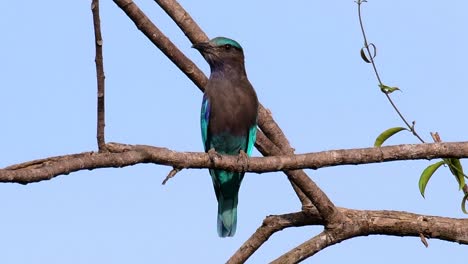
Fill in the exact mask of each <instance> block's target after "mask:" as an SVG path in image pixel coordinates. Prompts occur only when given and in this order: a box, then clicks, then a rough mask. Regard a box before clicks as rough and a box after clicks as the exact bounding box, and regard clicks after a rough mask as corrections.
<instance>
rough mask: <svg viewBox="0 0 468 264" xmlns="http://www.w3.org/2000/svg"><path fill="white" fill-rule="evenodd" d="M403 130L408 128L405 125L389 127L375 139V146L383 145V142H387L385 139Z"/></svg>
mask: <svg viewBox="0 0 468 264" xmlns="http://www.w3.org/2000/svg"><path fill="white" fill-rule="evenodd" d="M402 130H408V129H406V128H404V127H392V128H389V129H387V130H385V131H384V132H382V133H381V134H380V135H379V136H378V137H377V138H376V139H375V142H374V147H380V146H382V144H383V143H384V142H385V140H387V139H388V138H390V137H391V136H393V135H395V134H396V133H398V132H400V131H402Z"/></svg>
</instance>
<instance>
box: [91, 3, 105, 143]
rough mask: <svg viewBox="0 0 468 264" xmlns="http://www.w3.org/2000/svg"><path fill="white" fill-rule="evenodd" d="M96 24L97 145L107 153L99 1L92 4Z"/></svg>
mask: <svg viewBox="0 0 468 264" xmlns="http://www.w3.org/2000/svg"><path fill="white" fill-rule="evenodd" d="M91 11H92V13H93V24H94V44H95V46H96V59H95V60H94V61H95V62H96V78H97V134H96V138H97V143H98V148H99V151H105V150H106V149H105V147H106V141H105V139H104V127H105V114H104V85H105V82H104V79H105V75H104V62H103V61H104V59H103V56H102V35H101V19H100V18H99V0H93V1H92V3H91Z"/></svg>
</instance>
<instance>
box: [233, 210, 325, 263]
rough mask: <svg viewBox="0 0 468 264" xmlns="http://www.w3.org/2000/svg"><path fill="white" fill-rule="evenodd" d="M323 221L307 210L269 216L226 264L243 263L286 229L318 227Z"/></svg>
mask: <svg viewBox="0 0 468 264" xmlns="http://www.w3.org/2000/svg"><path fill="white" fill-rule="evenodd" d="M320 224H323V220H322V218H321V217H320V215H319V213H318V211H317V210H316V209H315V210H308V211H301V212H297V213H291V214H284V215H270V216H268V217H267V218H265V220H263V223H262V225H261V226H260V227H259V228H258V229H257V231H255V233H254V234H253V235H252V236H251V237H250V238H249V239H248V240H247V241H245V242H244V244H243V245H242V246H241V247H240V248H239V249H238V250H237V251H236V253H234V255H232V257H231V258H230V259H229V260H228V261H227V263H228V264H234V263H244V262H245V261H247V259H248V258H249V257H250V256H252V254H253V253H254V252H255V251H257V249H259V248H260V247H261V246H262V245H263V244H264V243H265V242H266V241H267V240H268V239H269V238H270V237H271V236H272V235H273V234H274V233H276V232H278V231H281V230H283V229H285V228H288V227H293V226H294V227H300V226H305V225H320Z"/></svg>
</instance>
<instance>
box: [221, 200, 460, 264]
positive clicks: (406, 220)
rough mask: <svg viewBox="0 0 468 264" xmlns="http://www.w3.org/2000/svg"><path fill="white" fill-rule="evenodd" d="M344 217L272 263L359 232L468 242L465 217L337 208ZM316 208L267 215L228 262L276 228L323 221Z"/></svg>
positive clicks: (237, 259) (239, 257)
mask: <svg viewBox="0 0 468 264" xmlns="http://www.w3.org/2000/svg"><path fill="white" fill-rule="evenodd" d="M338 210H339V211H340V212H341V213H342V214H343V215H345V216H346V221H345V222H343V224H342V225H340V226H339V227H337V228H334V229H325V230H324V231H322V232H321V233H320V234H318V235H316V236H314V237H313V238H311V239H309V240H308V241H306V242H304V243H303V244H301V245H299V246H297V247H295V248H293V249H291V250H290V251H289V252H287V253H285V254H284V255H282V256H280V257H279V258H277V259H276V260H274V261H273V262H272V263H297V262H300V261H302V260H305V259H306V258H308V257H310V256H313V255H314V254H316V253H317V252H319V251H320V250H322V249H324V248H326V247H329V246H331V245H334V244H336V243H339V242H342V241H344V240H346V239H350V238H353V237H358V236H368V235H390V236H414V237H420V236H421V235H422V236H423V237H425V238H436V239H440V240H445V241H451V242H456V243H459V244H464V245H468V219H458V218H447V217H439V216H427V215H421V214H413V213H408V212H402V211H386V210H382V211H377V210H353V209H347V208H340V207H338ZM323 224H324V221H323V219H322V218H321V216H320V214H319V213H318V211H317V210H307V211H301V212H296V213H291V214H284V215H274V216H268V217H267V218H265V220H264V221H263V224H262V226H260V227H259V228H258V229H257V231H256V232H255V234H254V235H252V236H251V237H250V238H249V239H248V240H247V241H246V242H245V243H244V244H243V245H242V246H241V247H240V248H239V249H238V250H237V251H236V253H235V254H234V255H233V256H232V257H231V258H230V259H229V260H228V262H227V263H229V264H234V263H244V262H245V261H247V259H248V258H249V257H250V256H251V255H252V254H253V253H254V252H255V251H256V250H257V249H258V248H259V247H260V246H261V245H263V243H265V242H266V241H267V240H268V239H269V238H270V237H271V235H273V234H274V233H275V232H278V231H281V230H283V229H285V228H289V227H301V226H306V225H323Z"/></svg>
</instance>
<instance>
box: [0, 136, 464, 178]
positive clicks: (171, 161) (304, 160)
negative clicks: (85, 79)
mask: <svg viewBox="0 0 468 264" xmlns="http://www.w3.org/2000/svg"><path fill="white" fill-rule="evenodd" d="M106 149H107V150H108V151H109V153H99V152H84V153H79V154H71V155H64V156H57V157H51V158H46V159H40V160H35V161H29V162H25V163H21V164H17V165H12V166H9V167H6V168H4V169H1V170H0V182H14V183H21V184H27V183H32V182H38V181H42V180H49V179H51V178H53V177H56V176H59V175H66V174H69V173H71V172H75V171H79V170H93V169H97V168H109V167H112V168H120V167H125V166H132V165H136V164H139V163H154V164H159V165H166V166H171V167H174V168H196V169H201V168H212V169H225V170H230V171H246V172H257V173H263V172H273V171H288V170H297V169H304V168H309V169H318V168H323V167H330V166H339V165H358V164H368V163H380V162H389V161H396V160H415V159H434V158H449V157H452V158H467V157H468V142H458V143H432V144H419V145H415V144H411V145H396V146H388V147H381V148H361V149H349V150H329V151H322V152H316V153H307V154H299V155H283V156H269V157H251V158H248V159H247V167H245V164H243V163H242V162H241V161H239V159H238V157H237V156H221V158H220V159H214V160H210V157H209V155H208V154H206V153H199V152H176V151H172V150H169V149H167V148H158V147H152V146H146V145H126V144H118V143H108V144H106Z"/></svg>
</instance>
